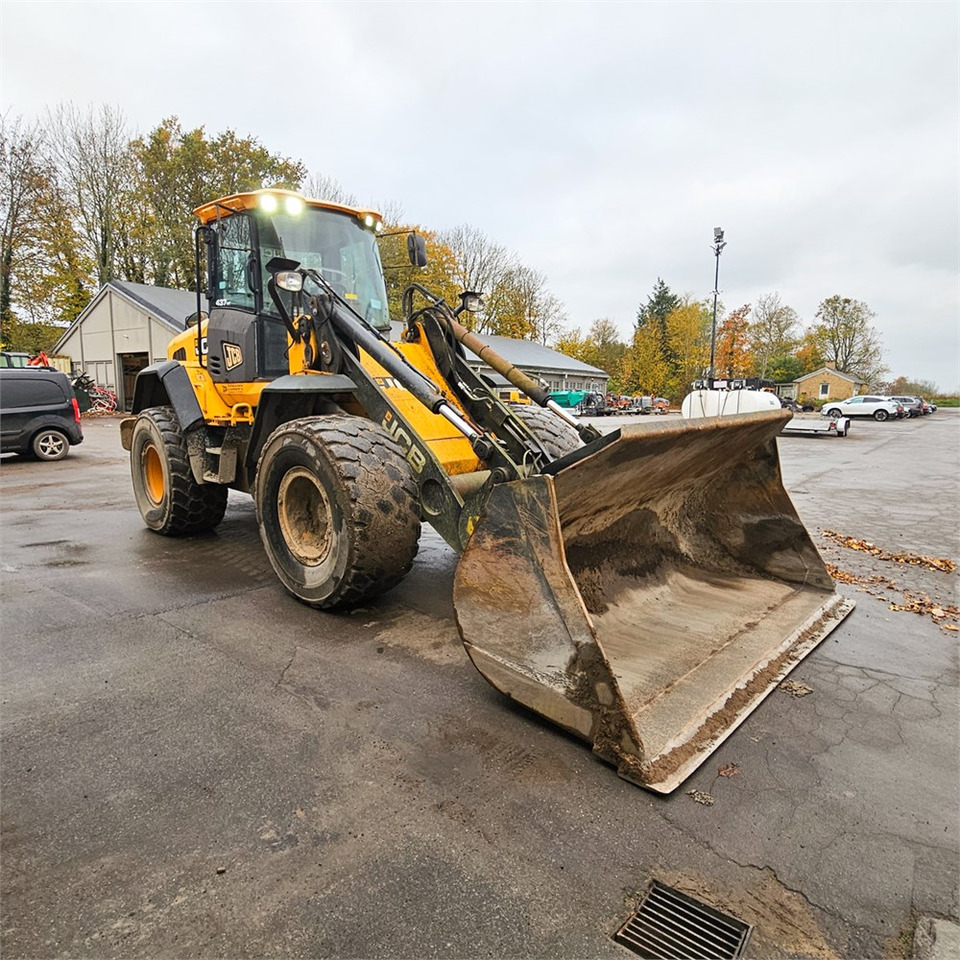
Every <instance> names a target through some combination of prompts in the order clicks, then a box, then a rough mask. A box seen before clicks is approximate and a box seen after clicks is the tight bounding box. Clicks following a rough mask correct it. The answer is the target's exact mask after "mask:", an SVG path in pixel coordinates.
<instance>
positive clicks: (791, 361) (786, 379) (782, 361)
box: [767, 353, 816, 383]
mask: <svg viewBox="0 0 960 960" xmlns="http://www.w3.org/2000/svg"><path fill="white" fill-rule="evenodd" d="M813 369H814V370H815V369H816V367H814V368H813ZM804 372H805V371H804V369H803V363H802V362H801V360H800V359H799V358H798V357H795V356H794V355H793V354H792V353H783V354H780V356H778V357H771V358H770V361H769V363H768V364H767V377H768V379H770V380H773V381H774V383H790V382H791V381H792V380H796V379H797V378H798V377H802V376H803V374H804ZM807 372H809V371H807Z"/></svg>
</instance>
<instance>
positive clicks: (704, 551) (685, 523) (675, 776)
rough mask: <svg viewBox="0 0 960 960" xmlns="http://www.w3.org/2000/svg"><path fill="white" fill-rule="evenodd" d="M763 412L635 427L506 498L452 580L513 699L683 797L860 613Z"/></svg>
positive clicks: (502, 491) (483, 657)
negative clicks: (689, 783)
mask: <svg viewBox="0 0 960 960" xmlns="http://www.w3.org/2000/svg"><path fill="white" fill-rule="evenodd" d="M789 416H790V415H789V413H786V412H781V411H779V410H778V411H764V412H760V413H748V414H743V415H739V416H731V417H722V418H720V417H717V418H709V419H703V420H681V421H672V422H671V421H667V422H661V423H642V424H637V425H635V426H628V427H624V428H623V429H621V430H620V431H619V432H615V433H613V434H610V435H609V436H607V437H604V438H602V439H601V440H599V441H596V442H595V443H593V444H591V445H589V446H588V447H584V448H582V449H581V450H580V451H577V453H575V454H572V455H570V456H568V457H566V458H564V460H561V461H557V463H556V464H555V465H554V467H552V468H551V470H550V471H549V472H550V474H552V475H539V476H536V477H532V478H530V479H526V480H517V481H514V482H512V483H506V484H501V485H500V486H497V487H495V488H494V489H493V491H492V492H491V496H490V498H489V501H488V503H487V505H486V508H485V511H484V513H483V515H482V516H481V517H480V519H479V521H478V522H477V525H476V529H475V531H474V534H473V536H472V537H471V539H470V541H469V543H468V544H467V547H466V549H465V550H464V553H463V556H462V557H461V559H460V563H459V566H458V567H457V571H456V578H455V582H454V606H455V608H456V616H457V625H458V628H459V630H460V635H461V637H462V639H463V643H464V646H465V647H466V650H467V653H468V654H469V655H470V659H471V660H472V661H473V663H474V665H475V666H476V667H477V669H478V670H479V671H480V672H481V673H482V674H483V675H484V677H486V678H487V680H489V681H490V683H492V684H493V686H494V687H496V688H497V689H498V690H500V691H502V692H503V693H505V694H506V695H507V696H509V697H512V698H513V699H515V700H517V701H519V702H520V703H523V704H525V705H526V706H527V707H529V708H530V709H532V710H535V711H536V712H537V713H539V714H542V715H543V716H545V717H547V718H548V719H550V720H552V721H554V722H555V723H557V724H559V725H560V726H561V727H564V728H565V729H567V730H569V731H571V732H573V733H575V734H577V735H578V736H580V737H583V738H584V739H586V740H588V741H589V742H590V743H592V744H593V749H594V752H595V753H597V754H598V755H599V756H600V757H602V758H603V759H605V760H607V761H609V762H610V763H613V764H615V765H616V766H617V768H618V771H619V773H620V775H621V776H623V777H625V778H626V779H627V780H631V781H633V782H634V783H637V784H639V785H640V786H643V787H646V788H648V789H650V790H655V791H657V792H659V793H669V792H670V791H671V790H673V789H675V788H676V787H677V786H678V785H679V784H680V783H682V782H683V780H684V779H685V778H686V777H688V776H689V775H690V774H691V773H692V772H693V771H694V770H695V769H696V768H697V767H698V766H699V765H700V764H701V763H703V761H704V760H705V759H706V758H707V757H708V756H709V755H710V754H711V753H712V752H713V750H715V749H716V748H717V746H719V744H720V743H722V742H723V741H724V740H725V739H726V738H727V737H728V736H730V734H731V733H732V732H733V731H734V730H735V729H736V728H737V726H739V724H740V723H742V722H743V720H744V719H745V718H746V717H747V716H748V715H749V714H750V713H751V711H753V710H754V709H755V708H756V707H757V706H758V705H759V703H760V702H761V700H762V699H763V698H764V697H765V696H766V695H767V693H769V692H770V691H771V690H772V689H773V687H775V686H776V685H777V684H778V683H779V682H780V681H781V680H782V679H783V677H784V676H786V674H787V673H788V672H789V671H790V670H791V669H792V668H793V667H794V666H795V665H796V664H797V663H798V662H799V661H800V660H802V659H803V658H804V657H805V656H806V655H807V654H808V653H810V651H811V650H812V649H813V648H814V647H815V646H816V645H817V644H818V643H819V642H820V641H821V640H822V639H823V638H824V637H825V636H826V635H827V634H828V633H829V632H830V631H831V630H832V629H833V628H834V627H835V626H837V624H838V623H839V622H840V620H841V619H842V618H843V617H844V616H846V614H847V613H849V612H850V610H851V609H852V608H853V603H852V602H851V601H848V600H845V599H843V598H841V597H840V596H838V594H837V593H836V592H835V590H834V585H833V580H832V579H831V577H830V575H829V574H828V572H827V570H826V568H825V566H824V564H823V561H822V560H821V558H820V555H819V554H818V552H817V549H816V547H815V546H814V545H813V543H812V541H811V540H810V536H809V534H808V533H807V531H806V529H805V528H804V526H803V523H802V522H801V520H800V518H799V516H798V515H797V512H796V510H795V509H794V506H793V504H792V503H791V501H790V498H789V496H788V495H787V492H786V490H785V489H784V487H783V481H782V479H781V476H780V464H779V459H778V454H777V446H776V437H777V434H779V432H780V430H781V429H782V427H783V425H784V423H785V422H786V421H787V420H788V419H789Z"/></svg>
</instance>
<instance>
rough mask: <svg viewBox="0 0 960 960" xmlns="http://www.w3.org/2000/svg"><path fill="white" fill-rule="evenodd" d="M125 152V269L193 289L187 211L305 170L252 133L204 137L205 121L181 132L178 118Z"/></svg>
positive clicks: (294, 182) (322, 185) (327, 183)
mask: <svg viewBox="0 0 960 960" xmlns="http://www.w3.org/2000/svg"><path fill="white" fill-rule="evenodd" d="M131 152H132V157H133V161H134V163H135V169H136V191H135V196H136V197H137V199H138V213H137V214H136V215H130V216H128V217H127V221H128V223H129V229H128V231H127V232H126V234H125V236H124V242H123V243H122V244H121V247H122V265H123V275H124V276H125V278H126V279H129V280H134V281H137V282H141V283H142V282H152V283H156V284H158V285H160V286H172V287H179V288H182V289H194V287H195V283H196V280H195V268H194V247H193V237H192V229H191V228H192V226H193V210H195V209H196V208H197V207H199V206H201V205H202V204H204V203H209V202H210V201H211V200H216V199H218V198H219V197H224V196H229V195H230V194H232V193H241V192H243V191H247V190H259V189H261V188H263V187H283V188H288V189H297V188H298V187H299V184H300V182H301V180H303V179H304V177H305V175H306V168H305V167H304V166H303V164H302V163H300V162H299V161H296V160H291V159H289V158H286V157H281V156H279V155H277V154H273V153H270V151H269V150H267V149H266V148H265V147H263V146H262V145H261V144H260V142H259V141H258V140H257V139H256V138H254V137H240V136H238V135H237V134H236V133H235V132H234V131H232V130H226V131H224V132H223V133H220V134H217V135H216V136H215V137H213V138H210V137H208V136H207V135H206V133H205V132H204V128H203V127H197V128H196V129H194V130H188V131H184V130H183V129H182V128H181V126H180V121H179V120H178V119H177V118H176V117H168V118H166V119H165V120H163V121H162V123H160V125H159V126H157V127H156V128H155V129H153V130H152V131H151V132H150V133H149V134H147V136H145V137H140V138H138V139H136V140H134V141H133V142H132V144H131ZM308 186H314V187H317V188H319V189H323V190H328V191H331V190H336V189H342V188H339V187H338V186H337V185H336V181H333V180H331V179H329V178H317V179H315V180H314V182H313V183H312V184H311V185H308ZM326 199H335V198H333V197H327V198H326ZM346 199H352V198H351V197H347V198H346ZM144 201H146V202H144ZM335 202H344V201H343V200H335Z"/></svg>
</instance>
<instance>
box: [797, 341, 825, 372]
mask: <svg viewBox="0 0 960 960" xmlns="http://www.w3.org/2000/svg"><path fill="white" fill-rule="evenodd" d="M794 356H795V357H796V359H797V360H798V361H799V363H800V367H801V370H800V373H799V374H798V376H801V375H803V374H804V373H813V371H814V370H819V369H820V368H821V367H822V366H824V359H823V353H822V352H821V350H820V344H819V343H818V342H817V338H816V336H815V335H814V332H813V331H812V330H807V331H805V332H804V334H803V336H802V337H801V338H800V346H798V347H797V349H796V351H795V352H794ZM794 379H796V377H794Z"/></svg>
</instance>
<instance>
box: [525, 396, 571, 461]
mask: <svg viewBox="0 0 960 960" xmlns="http://www.w3.org/2000/svg"><path fill="white" fill-rule="evenodd" d="M508 406H509V407H510V412H511V413H512V414H513V415H514V416H515V417H516V418H517V419H518V420H520V421H522V422H523V425H524V426H525V427H526V428H527V429H528V430H529V431H530V432H531V433H532V434H533V435H534V436H535V437H536V438H537V439H538V440H539V441H540V443H541V444H542V445H543V449H544V450H546V452H547V455H548V456H549V457H550V459H551V460H559V459H560V457H565V456H566V455H567V454H568V453H573V451H574V450H578V449H579V448H580V447H582V446H583V441H582V440H581V439H580V434H579V433H577V431H576V430H574V429H573V427H571V426H570V425H569V424H567V423H564V422H563V421H562V420H561V419H560V418H559V417H558V416H557V415H556V414H555V413H553V412H551V411H550V410H545V409H544V408H543V407H534V406H531V405H530V404H523V403H511V404H508Z"/></svg>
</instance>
